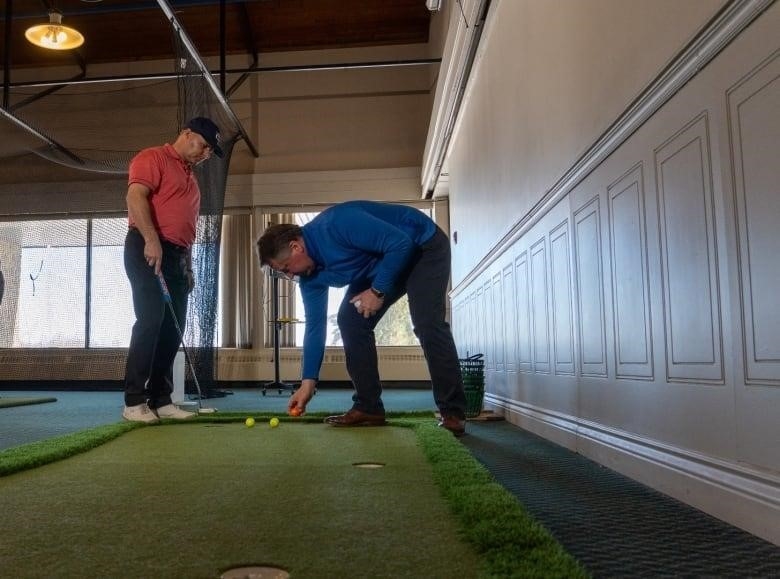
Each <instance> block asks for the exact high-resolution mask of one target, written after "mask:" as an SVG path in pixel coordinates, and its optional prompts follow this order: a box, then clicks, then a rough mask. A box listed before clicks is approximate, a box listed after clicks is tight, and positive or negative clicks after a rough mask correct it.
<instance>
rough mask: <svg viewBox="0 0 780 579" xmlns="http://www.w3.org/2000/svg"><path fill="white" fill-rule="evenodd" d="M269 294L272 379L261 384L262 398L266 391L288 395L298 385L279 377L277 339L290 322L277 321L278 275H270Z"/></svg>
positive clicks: (273, 273) (274, 273)
mask: <svg viewBox="0 0 780 579" xmlns="http://www.w3.org/2000/svg"><path fill="white" fill-rule="evenodd" d="M271 293H272V294H273V298H272V299H273V301H272V302H271V320H269V322H268V323H270V324H273V325H274V379H273V380H272V381H271V382H266V383H265V384H263V390H262V392H263V396H265V392H266V390H278V391H279V394H281V393H282V392H284V391H285V390H289V391H290V394H292V393H293V392H295V390H296V389H297V388H298V386H299V384H298V383H297V382H284V381H282V379H281V377H280V376H279V339H280V333H281V331H282V326H283V325H284V324H289V323H291V322H290V320H280V319H279V274H277V273H276V272H272V273H271Z"/></svg>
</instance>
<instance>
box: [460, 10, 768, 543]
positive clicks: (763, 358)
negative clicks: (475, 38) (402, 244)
mask: <svg viewBox="0 0 780 579" xmlns="http://www.w3.org/2000/svg"><path fill="white" fill-rule="evenodd" d="M721 4H722V3H721V2H684V3H677V2H674V3H672V2H670V3H663V2H653V3H648V2H639V1H637V2H625V1H614V2H612V1H606V0H604V1H599V2H587V3H586V2H578V1H571V2H555V3H547V2H544V3H542V2H532V1H529V2H519V1H509V0H502V1H499V2H494V3H493V4H492V6H491V11H492V12H491V14H489V16H488V23H487V27H486V30H485V37H484V38H483V44H482V45H481V46H480V52H479V56H478V61H477V63H476V69H475V71H474V74H473V76H472V78H471V79H470V81H469V83H470V86H469V92H468V95H467V98H466V101H465V106H464V108H463V109H462V110H461V117H460V120H459V124H458V128H457V132H456V134H455V138H454V141H453V143H452V146H451V148H450V154H449V160H448V166H449V187H450V204H451V215H452V224H451V226H452V229H453V230H457V231H458V239H459V243H458V244H457V246H455V248H454V249H455V251H454V255H455V261H456V265H455V280H454V283H455V289H454V291H453V317H454V327H455V331H456V340H457V342H458V345H459V348H460V349H461V351H462V353H465V351H466V350H468V351H470V352H471V353H474V352H477V351H482V352H485V354H486V357H487V360H486V368H487V388H488V390H489V394H488V395H487V400H488V401H489V402H490V403H491V404H492V405H493V406H494V407H495V408H496V409H499V410H501V411H503V412H504V413H505V415H506V416H507V418H508V419H510V420H511V421H513V422H515V423H517V424H520V425H522V426H524V427H526V428H529V429H530V430H533V431H535V432H537V433H539V434H542V435H543V436H545V437H548V438H550V439H552V440H555V441H557V442H559V443H561V444H564V445H566V446H568V447H570V448H573V449H576V450H578V451H579V452H581V453H583V454H585V455H587V456H589V457H591V458H593V459H595V460H597V461H600V462H602V463H604V464H606V465H608V466H610V467H612V468H614V469H616V470H618V471H621V472H623V473H625V474H628V475H629V476H632V477H634V478H636V479H638V480H640V481H643V482H645V483H647V484H649V485H651V486H653V487H655V488H658V489H660V490H662V491H663V492H666V493H668V494H671V495H672V496H675V497H677V498H679V499H681V500H683V501H686V502H688V503H690V504H692V505H694V506H696V507H698V508H701V509H703V510H705V511H707V512H710V513H712V514H714V515H716V516H718V517H721V518H723V519H725V520H727V521H729V522H731V523H733V524H736V525H738V526H741V527H743V528H745V529H747V530H749V531H751V532H753V533H755V534H757V535H759V536H762V537H764V538H767V539H769V540H771V541H774V542H775V543H780V476H779V475H780V362H778V360H780V351H778V349H777V344H778V343H780V317H779V316H780V314H778V308H777V306H776V300H775V299H774V297H772V296H775V295H776V288H777V284H778V281H780V269H778V265H777V264H778V262H777V254H778V251H780V235H778V233H777V227H776V223H777V221H778V218H780V204H779V202H778V199H780V191H778V183H780V172H778V167H779V166H780V165H779V164H778V160H779V159H778V156H777V151H778V150H780V125H778V123H780V115H778V111H780V83H779V82H778V80H777V79H778V77H780V68H778V67H780V44H779V40H778V39H779V38H780V37H778V35H777V31H778V30H780V5H779V4H777V3H775V4H774V5H772V6H771V8H769V9H768V10H767V11H766V12H765V13H764V14H763V15H762V16H761V17H760V18H759V19H758V20H756V21H755V22H754V23H753V24H752V25H750V26H749V27H748V28H747V29H746V30H744V31H743V32H742V33H741V34H740V35H739V36H738V37H737V38H736V39H734V40H732V41H731V42H730V43H729V44H728V46H726V48H725V49H724V50H723V51H722V52H721V53H720V54H719V55H718V56H717V57H715V59H714V60H713V61H712V62H710V63H709V65H707V66H706V67H705V68H704V69H703V70H702V71H701V72H699V73H698V74H696V75H695V76H694V77H693V78H692V80H690V81H689V82H688V83H687V84H686V85H685V86H684V87H683V88H682V89H681V90H680V91H679V92H678V93H677V94H675V96H674V97H673V98H671V100H669V101H668V102H667V103H666V104H665V105H663V106H661V107H660V108H658V109H657V110H655V111H654V113H653V114H652V116H650V118H649V119H648V120H646V122H644V123H643V124H642V125H641V126H640V127H639V128H638V130H636V131H635V132H633V134H631V135H630V137H628V138H627V139H626V140H625V141H624V142H622V144H621V145H620V146H619V147H618V148H617V149H616V150H614V151H611V152H610V154H609V155H608V156H605V157H603V158H600V157H598V155H596V154H594V152H593V149H592V146H593V145H594V143H597V142H599V137H600V135H601V134H602V133H603V132H604V131H605V129H607V128H608V127H609V126H610V125H611V124H612V123H613V122H615V121H616V120H618V119H619V118H620V117H621V114H622V113H623V111H624V110H626V109H628V107H629V105H630V104H631V101H632V100H633V99H634V98H635V97H636V96H637V95H638V94H639V93H640V92H641V90H642V89H643V87H645V86H647V85H649V84H650V83H651V81H653V79H654V78H655V77H656V76H657V75H659V73H661V71H662V70H663V69H664V68H665V67H666V65H668V64H669V63H670V62H676V60H675V59H676V57H678V55H679V56H680V57H682V55H683V52H682V51H683V49H684V48H685V45H686V44H687V43H688V42H689V41H690V40H691V39H692V38H693V36H694V35H695V34H696V33H697V32H698V31H699V30H700V29H702V27H703V26H704V25H705V24H706V23H707V21H708V19H709V18H710V17H711V16H713V14H714V13H715V12H716V11H717V10H718V8H720V5H721ZM754 4H756V3H750V2H746V3H743V6H746V7H749V6H750V5H754ZM733 17H734V19H736V18H737V14H734V15H733ZM690 58H693V59H695V55H692V56H690ZM660 90H661V89H659V91H660ZM583 158H592V159H599V161H598V163H595V164H594V166H593V167H592V168H590V169H588V170H587V171H583V173H582V174H581V175H579V177H578V179H576V180H575V181H574V182H572V183H570V184H569V186H567V187H564V186H563V185H561V183H557V182H558V180H559V179H561V177H562V176H564V175H565V174H567V173H568V172H570V171H571V169H572V168H573V167H576V166H577V164H578V162H580V161H581V160H582V159H583ZM551 192H553V193H554V194H553V195H552V196H550V195H549V194H550V193H551ZM542 200H545V202H544V203H540V201H542Z"/></svg>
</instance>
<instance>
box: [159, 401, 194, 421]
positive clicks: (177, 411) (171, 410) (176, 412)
mask: <svg viewBox="0 0 780 579" xmlns="http://www.w3.org/2000/svg"><path fill="white" fill-rule="evenodd" d="M155 412H156V413H157V416H159V417H160V418H173V419H174V420H187V419H188V418H195V417H196V416H197V414H196V413H195V412H187V411H186V410H182V409H181V408H179V407H178V406H176V405H175V404H166V405H165V406H160V407H159V408H158V409H157V410H155Z"/></svg>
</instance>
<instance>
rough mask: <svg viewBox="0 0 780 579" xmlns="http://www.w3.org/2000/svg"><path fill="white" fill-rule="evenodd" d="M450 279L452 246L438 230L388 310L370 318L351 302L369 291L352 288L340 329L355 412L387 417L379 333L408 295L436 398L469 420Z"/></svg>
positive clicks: (445, 410) (387, 299)
mask: <svg viewBox="0 0 780 579" xmlns="http://www.w3.org/2000/svg"><path fill="white" fill-rule="evenodd" d="M449 279H450V242H449V239H447V235H446V234H445V233H444V232H443V231H442V230H441V229H437V231H436V233H435V234H434V236H433V237H432V238H431V239H430V240H429V241H428V242H427V243H426V244H425V245H423V246H422V247H421V248H420V249H419V250H418V252H417V255H416V256H415V258H414V260H413V262H412V264H411V266H410V268H409V270H408V271H407V272H406V274H405V275H404V278H403V279H402V281H401V284H400V287H398V288H397V289H395V290H394V291H393V292H388V293H387V295H386V296H385V303H384V305H383V306H382V309H381V310H379V311H378V312H377V314H376V315H375V316H372V317H370V318H364V317H363V315H362V314H359V313H358V311H357V309H356V308H355V306H354V305H352V304H350V303H349V300H350V298H352V296H354V295H355V294H357V293H360V292H361V291H363V290H365V289H367V288H366V287H358V286H354V287H353V286H350V287H349V289H348V290H347V293H346V295H345V297H344V301H343V302H342V303H341V306H340V307H339V313H338V326H339V330H340V331H341V339H342V341H343V343H344V355H345V357H346V361H347V371H348V372H349V376H350V378H351V379H352V383H353V385H354V387H355V394H354V396H353V397H352V400H353V402H354V404H353V407H354V408H357V409H358V410H362V411H363V412H369V413H372V414H380V413H384V405H383V404H382V384H381V382H380V380H379V368H378V361H377V352H376V340H375V337H374V328H375V327H376V325H377V324H378V323H379V320H381V319H382V316H383V315H384V314H385V313H386V312H387V310H388V308H389V307H390V306H391V305H393V304H394V303H395V302H396V301H398V299H399V298H400V297H401V296H403V295H404V294H407V295H408V297H409V313H410V314H411V317H412V324H413V326H414V333H415V335H416V336H417V338H418V339H419V340H420V346H422V350H423V353H424V354H425V360H426V362H427V364H428V371H429V372H430V375H431V383H432V385H433V399H434V402H435V403H436V406H437V407H438V408H439V411H440V412H442V413H444V414H449V415H452V416H457V417H459V418H464V417H465V412H466V394H465V393H464V391H463V379H462V377H461V373H460V363H459V361H458V352H457V350H456V348H455V341H454V339H453V337H452V331H451V330H450V326H449V324H448V323H447V322H446V313H447V284H448V283H449Z"/></svg>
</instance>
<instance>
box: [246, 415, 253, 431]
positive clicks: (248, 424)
mask: <svg viewBox="0 0 780 579" xmlns="http://www.w3.org/2000/svg"><path fill="white" fill-rule="evenodd" d="M244 424H246V427H247V428H252V427H253V426H254V425H255V419H254V418H252V417H251V416H250V417H249V418H247V419H246V420H245V421H244Z"/></svg>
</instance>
